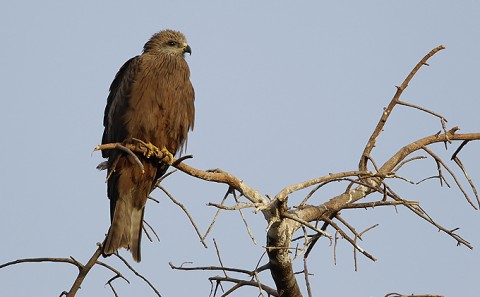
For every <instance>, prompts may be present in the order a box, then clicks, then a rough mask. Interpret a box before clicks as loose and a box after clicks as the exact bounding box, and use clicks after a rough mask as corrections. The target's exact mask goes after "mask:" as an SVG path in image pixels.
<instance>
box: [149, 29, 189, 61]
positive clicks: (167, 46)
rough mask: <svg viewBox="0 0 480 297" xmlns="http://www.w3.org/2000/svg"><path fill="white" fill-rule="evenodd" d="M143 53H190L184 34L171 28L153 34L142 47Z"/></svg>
mask: <svg viewBox="0 0 480 297" xmlns="http://www.w3.org/2000/svg"><path fill="white" fill-rule="evenodd" d="M143 52H144V53H159V54H167V55H181V56H183V55H185V53H189V54H192V49H191V48H190V46H189V45H188V43H187V39H186V38H185V35H183V34H182V33H181V32H178V31H173V30H163V31H160V32H158V33H156V34H154V35H153V36H152V37H151V38H150V40H149V41H147V43H145V45H144V47H143Z"/></svg>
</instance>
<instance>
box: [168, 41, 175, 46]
mask: <svg viewBox="0 0 480 297" xmlns="http://www.w3.org/2000/svg"><path fill="white" fill-rule="evenodd" d="M168 45H169V46H175V45H177V43H176V42H175V41H169V42H168Z"/></svg>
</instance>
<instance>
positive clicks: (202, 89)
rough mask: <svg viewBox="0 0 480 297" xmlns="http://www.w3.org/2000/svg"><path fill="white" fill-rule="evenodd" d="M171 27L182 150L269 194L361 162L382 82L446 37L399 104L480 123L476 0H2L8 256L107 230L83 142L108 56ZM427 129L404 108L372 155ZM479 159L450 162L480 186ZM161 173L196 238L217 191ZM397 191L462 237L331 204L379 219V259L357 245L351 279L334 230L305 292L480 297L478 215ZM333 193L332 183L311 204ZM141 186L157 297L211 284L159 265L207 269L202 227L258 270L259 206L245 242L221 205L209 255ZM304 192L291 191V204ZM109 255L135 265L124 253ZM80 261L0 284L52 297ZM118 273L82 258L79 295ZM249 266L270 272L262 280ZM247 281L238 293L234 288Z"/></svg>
mask: <svg viewBox="0 0 480 297" xmlns="http://www.w3.org/2000/svg"><path fill="white" fill-rule="evenodd" d="M165 28H171V29H176V30H180V31H182V32H183V33H185V35H186V36H187V39H188V41H189V44H190V45H191V47H192V50H193V53H192V55H191V56H188V57H187V60H188V63H189V64H190V68H191V73H192V77H191V79H192V82H193V84H194V87H195V91H196V112H197V113H196V123H195V131H194V132H193V133H192V134H191V135H190V138H189V146H188V153H189V154H193V155H194V159H192V160H189V161H188V163H189V164H191V165H193V166H196V167H198V168H203V169H207V168H216V167H220V168H222V169H224V170H227V171H229V172H231V173H233V174H235V175H237V176H238V177H240V178H242V179H243V180H244V181H245V182H246V183H248V184H250V185H251V186H252V187H254V188H255V189H257V190H259V191H260V192H261V193H263V194H270V195H272V196H273V195H275V194H276V193H277V192H278V191H280V190H281V188H283V187H284V186H287V185H289V184H292V183H296V182H300V181H303V180H305V179H309V178H313V177H318V176H323V175H325V174H328V173H329V172H340V171H347V170H354V169H355V168H356V166H357V164H358V159H359V157H360V154H361V151H362V149H363V146H364V145H365V143H366V141H367V139H368V137H369V136H370V134H371V132H372V131H373V128H374V126H375V124H376V122H377V121H378V119H379V117H380V115H381V112H382V108H383V107H384V106H386V105H387V104H388V102H389V100H390V99H391V97H392V96H393V94H394V92H395V88H394V86H395V85H398V84H400V83H401V82H402V81H403V79H404V77H405V76H406V74H408V72H409V71H410V70H411V68H412V67H413V66H414V65H415V64H416V63H417V62H418V61H419V60H420V59H421V58H422V57H423V56H424V55H425V54H426V53H427V52H428V51H429V50H431V49H432V48H434V47H436V46H438V45H440V44H444V45H446V46H447V49H446V50H444V51H442V52H440V53H438V54H437V55H436V56H435V57H433V58H432V59H431V60H430V65H431V66H430V67H426V68H423V69H422V70H421V71H420V72H419V73H418V75H417V76H416V77H415V79H414V80H413V82H412V83H411V84H410V86H409V88H408V89H407V91H406V92H405V94H404V96H403V100H404V101H408V102H411V103H413V104H417V105H422V106H424V107H426V108H429V109H432V110H434V111H436V112H438V113H440V114H442V115H444V116H445V117H446V118H447V119H448V120H449V122H448V127H449V128H450V127H453V126H457V125H458V126H460V127H461V128H462V130H461V132H478V131H480V121H479V116H478V112H479V110H480V103H479V98H478V84H479V74H478V73H479V69H480V59H479V56H480V38H479V36H480V2H477V1H462V2H461V3H458V2H457V3H453V2H452V1H362V3H358V2H357V1H335V2H332V1H297V2H295V4H292V3H291V2H287V1H243V2H241V3H240V2H239V1H236V2H235V1H210V2H208V3H202V2H200V1H178V2H176V3H175V4H172V3H168V4H167V3H164V1H144V2H140V1H139V2H135V3H134V2H127V1H103V2H100V1H82V4H73V3H72V2H69V1H9V2H5V3H3V4H2V5H1V9H0V36H1V40H2V42H1V46H0V56H1V57H2V66H1V68H0V82H1V83H0V84H1V87H2V91H3V92H2V96H1V99H0V100H1V102H2V108H1V109H0V131H1V134H2V138H3V140H2V142H1V143H2V149H1V152H2V153H1V154H0V164H1V165H2V166H1V169H0V177H1V178H0V197H1V200H0V201H2V202H3V203H2V207H0V226H2V227H0V232H1V234H2V238H3V239H2V244H1V245H0V262H1V263H3V262H7V261H10V260H15V259H18V258H28V257H69V256H73V257H75V258H76V259H78V260H80V261H86V260H87V259H88V257H90V256H91V254H92V253H93V251H94V250H95V249H96V246H95V243H96V242H98V241H101V240H102V239H103V236H104V234H105V232H106V231H107V229H108V226H109V214H108V199H107V198H106V185H105V183H104V179H105V174H104V172H98V171H97V170H96V169H95V166H96V165H97V164H98V163H99V162H101V161H102V159H101V157H100V154H99V153H95V154H93V156H91V152H92V149H93V147H95V146H96V145H97V144H98V143H99V142H100V139H101V134H102V131H103V127H102V119H103V110H104V107H105V103H106V97H107V94H108V86H109V85H110V83H111V81H112V79H113V77H114V75H115V73H116V71H117V70H118V68H119V67H120V66H121V65H122V64H123V63H124V62H125V61H126V60H127V59H129V58H130V57H132V56H134V55H136V54H139V53H140V52H141V49H142V46H143V44H144V43H145V42H146V41H147V39H148V38H149V37H150V36H151V35H152V34H153V33H155V32H157V31H159V30H162V29H165ZM439 129H440V123H439V121H438V120H437V119H435V118H432V117H429V116H427V115H425V114H422V113H420V112H419V111H417V110H410V109H407V108H405V107H398V109H396V110H395V112H394V114H393V115H392V117H391V119H390V121H389V122H388V124H387V126H386V130H385V133H384V134H382V136H381V137H380V139H379V145H378V147H377V148H376V149H375V150H374V154H373V157H374V158H376V160H377V162H381V161H384V160H385V159H386V158H388V157H389V156H390V155H392V154H393V153H394V152H396V151H397V150H398V149H399V148H401V147H402V146H403V145H405V144H407V143H408V142H409V141H413V140H415V139H417V138H420V137H423V136H426V135H430V134H434V133H436V132H437V131H438V130H439ZM455 147H456V146H454V147H452V148H451V149H450V150H449V151H448V152H447V153H445V152H444V149H443V147H442V146H435V147H434V149H435V150H436V152H437V153H439V154H440V155H442V156H444V157H445V158H446V160H447V159H448V156H449V155H451V153H452V152H453V150H454V148H455ZM478 152H479V144H474V143H472V144H469V145H468V146H467V147H466V148H465V149H464V151H462V154H461V157H462V158H463V162H464V164H466V165H467V167H468V168H469V170H470V175H471V177H472V178H473V179H474V180H475V181H476V182H477V185H480V167H479V156H478ZM449 164H450V163H449ZM451 166H452V167H455V166H454V165H453V164H451ZM435 170H436V165H435V163H434V162H433V161H432V160H421V161H418V162H417V163H412V164H410V165H409V166H408V167H406V168H405V170H404V171H403V172H401V173H402V175H404V176H406V177H408V178H410V179H412V180H416V181H417V180H420V179H422V178H424V177H427V176H431V175H434V174H435V173H436V172H435ZM457 172H458V171H457ZM462 180H463V179H462ZM449 182H450V183H451V184H452V185H453V181H452V179H451V178H450V179H449ZM164 185H165V186H166V187H167V188H168V190H169V191H170V192H171V193H172V194H173V195H174V196H175V197H176V198H177V199H178V200H180V201H181V202H182V203H184V204H185V206H186V207H187V208H188V209H189V210H190V212H191V214H192V216H193V217H194V218H195V220H196V222H197V224H198V225H199V227H200V229H201V230H202V232H204V231H205V230H206V228H207V227H208V224H209V223H210V220H211V219H212V217H213V215H214V213H215V209H213V208H211V207H208V206H206V204H207V203H208V202H219V201H220V200H221V197H222V196H223V194H224V191H225V190H226V187H225V186H221V185H217V184H215V185H214V184H207V183H204V182H200V181H197V180H193V179H192V178H190V177H187V176H185V175H184V174H182V173H177V174H175V175H174V176H172V177H171V178H169V179H168V180H167V181H166V182H165V183H164ZM394 185H395V187H396V189H397V192H398V193H399V194H401V195H403V196H404V197H405V198H407V199H411V200H419V201H420V202H421V205H422V206H423V207H424V209H426V210H427V211H429V214H430V215H431V216H432V217H433V218H435V219H437V221H438V222H439V223H441V224H443V225H444V226H445V227H447V228H451V229H453V228H456V227H460V228H461V229H460V231H459V234H461V235H462V236H464V237H465V238H466V239H467V240H469V241H470V242H471V243H472V244H473V245H474V246H475V249H474V250H473V251H470V250H468V249H467V248H465V247H456V242H455V241H454V240H453V239H451V238H449V237H448V236H447V235H445V234H442V233H438V232H437V230H436V229H435V228H434V227H432V226H430V225H428V224H427V223H426V222H424V221H422V220H421V219H418V218H416V217H414V216H413V215H412V214H410V213H409V211H407V210H406V209H404V208H401V207H399V208H398V214H397V213H396V212H395V210H394V209H393V208H392V209H387V208H384V209H380V208H377V209H375V210H368V211H351V210H350V211H344V212H343V215H344V217H345V218H347V219H348V220H349V222H350V223H351V224H353V225H354V226H355V227H356V228H357V230H363V229H365V228H367V227H369V226H371V225H373V224H375V223H379V224H380V226H379V227H377V228H376V229H374V230H372V231H370V233H368V234H367V235H366V236H365V237H364V242H362V243H361V244H362V246H363V247H364V248H366V249H367V250H368V251H369V252H370V253H372V254H373V255H375V256H376V257H377V258H378V259H379V261H378V262H375V263H373V262H371V261H369V260H368V259H365V258H364V257H362V256H359V257H358V259H359V261H358V262H359V263H358V264H359V271H358V272H355V271H354V267H353V254H352V247H351V246H350V245H349V244H348V243H347V242H345V241H341V242H340V243H339V246H338V250H337V265H336V266H335V265H333V250H332V247H330V246H329V243H328V241H326V240H325V241H323V242H320V243H318V244H317V247H316V249H315V251H314V254H313V255H311V259H310V266H309V270H310V272H311V273H313V274H314V276H312V277H311V282H312V289H313V293H314V295H315V296H353V295H355V296H366V297H368V296H384V295H385V294H387V293H389V292H401V293H404V294H412V293H417V294H420V293H438V294H443V295H445V296H463V297H469V296H471V297H473V296H478V294H479V292H478V286H477V280H478V275H480V257H479V253H478V250H479V248H480V235H479V233H478V226H479V223H480V218H479V215H480V214H479V213H478V211H474V210H473V209H472V208H471V207H470V206H469V205H468V204H467V203H466V201H465V199H464V198H463V196H462V194H461V193H460V191H459V190H458V189H456V188H452V189H448V188H440V187H439V186H438V182H437V181H434V180H431V181H429V182H426V183H424V184H422V185H420V186H417V187H415V186H411V185H409V184H406V183H400V182H397V183H395V184H394ZM465 188H467V189H468V185H467V184H466V183H465ZM344 189H345V187H344V185H340V184H338V185H331V186H329V187H327V188H325V190H324V192H321V193H319V195H318V197H317V198H316V199H317V200H316V202H318V203H321V202H322V201H325V200H327V199H329V198H330V197H331V196H332V195H335V194H338V193H340V192H341V191H343V190H344ZM469 193H471V192H470V191H469ZM153 196H155V197H157V198H158V199H159V200H160V201H161V202H160V204H159V205H157V204H154V203H150V204H149V205H148V206H147V211H146V219H147V221H148V222H149V223H150V224H152V225H153V226H155V228H156V230H157V232H158V234H159V236H160V237H161V241H160V242H155V243H149V242H148V241H147V239H146V237H144V240H143V247H142V249H143V257H142V258H143V261H142V263H141V264H135V265H134V266H135V268H137V269H138V271H139V272H140V273H142V274H143V275H145V276H146V277H147V278H149V279H150V280H151V281H152V282H153V283H154V284H155V285H156V287H157V288H158V289H159V291H160V292H161V293H162V296H192V295H195V296H208V294H209V292H210V283H209V282H208V280H207V278H208V276H214V275H217V274H218V275H220V274H221V273H214V272H180V271H172V270H171V269H170V268H169V266H168V262H170V261H171V262H174V263H176V264H180V263H182V262H184V261H192V262H194V264H195V265H199V266H205V265H217V264H218V262H217V260H216V255H215V249H214V247H213V242H212V238H213V237H214V238H216V240H217V243H218V245H219V247H220V250H221V253H222V259H223V263H224V264H225V265H226V266H235V267H239V268H244V269H253V268H254V267H255V265H256V263H257V261H258V259H259V257H260V255H261V254H262V252H263V249H262V246H265V235H264V234H265V228H266V224H265V221H264V219H263V217H262V216H260V215H257V216H255V215H254V214H253V213H252V212H251V211H248V210H247V211H246V212H245V213H246V216H247V219H248V221H249V223H250V227H251V229H252V230H253V232H254V234H255V237H256V240H257V242H258V244H257V245H253V244H252V243H251V241H250V239H249V237H248V235H247V233H246V232H245V229H244V226H243V223H242V221H241V218H240V217H239V215H238V214H237V213H226V212H224V213H222V214H221V216H220V218H219V219H218V221H217V224H216V226H215V229H214V231H213V232H212V234H211V235H210V237H209V238H208V241H207V243H208V244H209V248H208V249H205V248H203V247H202V245H201V244H200V243H199V241H198V239H197V237H196V234H195V232H194V230H193V228H192V227H191V226H190V224H189V222H188V220H187V218H186V217H185V216H184V214H183V213H182V212H181V210H180V209H179V208H178V207H176V206H174V205H173V204H172V203H171V202H170V200H168V198H166V197H165V196H164V195H163V194H162V193H160V192H159V191H157V192H155V193H154V194H153ZM302 198H303V197H302V196H301V195H297V196H295V195H294V196H292V197H290V203H294V202H295V201H297V203H298V201H300V200H301V199H302ZM230 204H232V201H230ZM122 255H124V256H127V258H129V259H130V256H129V255H128V253H127V252H125V251H122ZM105 261H106V262H108V263H109V264H112V265H115V267H117V268H119V269H121V270H122V271H123V272H124V273H125V276H126V277H127V278H128V279H129V280H130V281H131V284H130V285H129V284H126V283H125V282H123V281H121V280H117V281H116V282H115V287H116V289H117V292H118V293H119V294H120V296H153V294H152V292H151V290H150V289H149V288H148V287H147V286H146V285H145V284H144V283H143V282H142V281H141V280H139V279H138V278H136V277H135V276H133V275H132V274H131V273H129V272H128V271H127V269H125V268H124V266H123V265H122V264H121V263H119V262H117V261H115V260H114V259H112V258H110V259H107V260H105ZM301 264H302V263H301V261H298V263H297V264H296V269H297V270H301V269H302V268H301ZM76 274H77V270H76V268H74V267H73V266H67V265H66V264H45V263H39V264H24V265H18V266H14V267H9V268H7V269H3V270H0V295H1V296H58V295H59V294H60V293H61V292H62V291H63V290H67V289H69V287H70V286H71V284H72V282H73V280H74V278H75V276H76ZM112 276H113V275H112V274H111V273H110V272H109V271H106V270H105V269H103V268H100V267H95V268H94V270H93V271H92V272H91V273H90V274H89V275H88V277H87V279H86V280H85V282H84V284H83V285H82V289H81V290H80V292H79V294H78V296H113V294H112V292H111V291H110V289H109V288H108V287H105V286H104V283H105V282H106V281H107V280H108V279H110V278H111V277H112ZM260 277H261V280H262V281H264V282H265V283H267V284H270V285H272V281H271V280H270V275H269V274H268V273H263V274H261V276H260ZM299 280H300V283H301V286H302V288H304V283H303V281H302V279H301V278H299ZM257 292H258V291H257V290H255V289H243V290H240V291H237V293H236V294H234V296H256V294H257ZM304 292H305V294H306V291H304Z"/></svg>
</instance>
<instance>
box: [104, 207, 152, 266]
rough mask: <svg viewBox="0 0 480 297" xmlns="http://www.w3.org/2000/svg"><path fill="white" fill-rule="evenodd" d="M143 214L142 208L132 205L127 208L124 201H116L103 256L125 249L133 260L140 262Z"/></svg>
mask: <svg viewBox="0 0 480 297" xmlns="http://www.w3.org/2000/svg"><path fill="white" fill-rule="evenodd" d="M143 213H144V208H143V207H142V208H141V209H138V208H135V207H133V206H132V205H128V206H127V205H126V204H125V201H122V200H118V201H117V203H116V205H115V213H114V216H113V220H112V225H111V226H110V229H109V230H108V234H107V238H106V239H105V242H104V244H103V254H104V255H105V256H108V255H111V254H113V253H115V252H116V251H117V250H118V249H119V248H126V249H129V250H130V251H131V253H132V256H133V260H135V261H136V262H140V260H141V256H140V242H141V239H142V225H143Z"/></svg>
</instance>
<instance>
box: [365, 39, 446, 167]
mask: <svg viewBox="0 0 480 297" xmlns="http://www.w3.org/2000/svg"><path fill="white" fill-rule="evenodd" d="M443 49H445V46H443V45H440V46H437V47H436V48H434V49H433V50H431V51H430V52H429V53H428V54H427V55H425V57H423V59H422V60H420V62H418V63H417V65H416V66H415V67H414V68H413V69H412V71H411V72H410V74H408V76H407V77H406V78H405V80H404V81H403V83H402V84H401V85H400V86H399V87H397V92H396V93H395V95H394V96H393V98H392V101H390V104H389V105H388V106H387V108H386V109H385V110H384V111H383V113H382V116H381V118H380V120H379V122H378V124H377V127H375V130H374V131H373V134H372V135H371V136H370V139H369V140H368V142H367V145H366V146H365V149H364V151H363V153H362V157H361V158H360V163H359V165H358V168H359V170H361V171H366V170H367V161H368V159H369V157H370V153H371V152H372V150H373V148H374V147H375V143H376V141H377V138H378V136H379V135H380V133H381V132H382V131H383V127H384V126H385V123H386V122H387V119H388V117H389V116H390V114H391V113H392V110H393V108H394V107H395V105H397V103H398V101H399V100H400V96H401V95H402V93H403V91H404V90H405V89H406V88H407V87H408V84H409V83H410V81H411V80H412V78H413V77H414V76H415V74H416V73H417V71H418V70H420V68H421V67H422V66H424V65H427V61H428V59H430V57H432V56H433V55H435V54H436V53H437V52H438V51H440V50H443ZM389 171H391V170H389Z"/></svg>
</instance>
